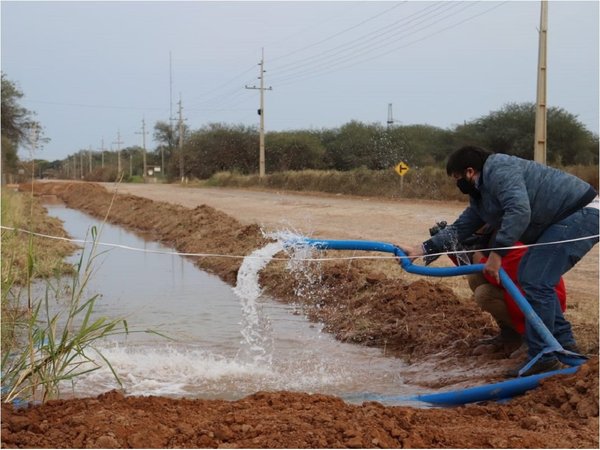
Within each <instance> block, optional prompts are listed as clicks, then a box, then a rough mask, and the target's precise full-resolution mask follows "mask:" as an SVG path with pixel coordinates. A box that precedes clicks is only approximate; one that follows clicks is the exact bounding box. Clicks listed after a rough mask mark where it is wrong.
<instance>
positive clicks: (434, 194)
mask: <svg viewBox="0 0 600 450" xmlns="http://www.w3.org/2000/svg"><path fill="white" fill-rule="evenodd" d="M560 168H561V169H562V170H565V171H567V172H569V173H572V174H573V175H576V176H578V177H579V178H581V179H583V180H585V181H587V182H588V183H590V184H591V185H592V186H594V187H595V188H596V190H598V166H597V165H591V166H583V165H579V166H568V167H560ZM194 185H196V186H197V185H201V186H221V187H236V188H266V189H280V190H288V191H301V192H326V193H330V194H343V195H359V196H367V197H382V198H422V199H429V200H458V201H464V195H462V194H461V193H460V192H459V191H458V189H456V186H455V185H454V180H453V179H452V178H450V177H448V176H447V175H446V171H445V170H444V169H441V168H436V167H424V168H415V169H413V168H411V169H410V170H409V171H408V172H407V173H406V174H405V175H404V179H403V180H402V179H401V178H400V176H399V175H398V174H397V173H396V172H395V171H394V170H369V169H364V168H361V169H354V170H349V171H345V172H341V171H335V170H327V171H325V170H303V171H286V172H277V173H273V174H267V175H265V177H263V178H262V179H261V178H259V177H258V175H256V174H254V175H242V174H240V173H232V172H219V173H216V174H214V175H213V176H211V177H210V178H209V179H208V180H201V181H196V182H195V183H191V186H194Z"/></svg>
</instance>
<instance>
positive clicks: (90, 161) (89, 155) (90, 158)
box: [88, 145, 92, 173]
mask: <svg viewBox="0 0 600 450" xmlns="http://www.w3.org/2000/svg"><path fill="white" fill-rule="evenodd" d="M88 158H89V163H90V171H89V173H92V146H91V145H90V150H89V151H88Z"/></svg>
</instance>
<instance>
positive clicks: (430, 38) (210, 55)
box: [1, 0, 599, 160]
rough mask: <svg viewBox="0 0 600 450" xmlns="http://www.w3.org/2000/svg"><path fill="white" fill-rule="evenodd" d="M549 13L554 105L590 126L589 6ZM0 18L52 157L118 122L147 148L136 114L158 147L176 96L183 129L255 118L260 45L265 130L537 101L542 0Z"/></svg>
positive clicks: (443, 115) (190, 8) (102, 135)
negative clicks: (157, 127) (156, 132)
mask: <svg viewBox="0 0 600 450" xmlns="http://www.w3.org/2000/svg"><path fill="white" fill-rule="evenodd" d="M548 11H549V26H548V103H549V106H556V107H562V108H564V109H566V110H567V111H568V112H570V113H573V114H575V115H577V116H578V118H579V120H580V121H581V122H583V124H584V125H585V126H587V128H588V129H590V130H591V131H593V132H595V133H598V122H599V116H598V99H599V93H598V87H599V79H598V66H599V63H598V54H599V48H598V47H599V46H598V42H599V37H598V15H599V12H598V2H597V1H588V2H577V1H564V2H550V3H549V8H548ZM1 12H2V23H1V25H2V71H3V72H4V73H5V74H6V76H7V77H8V78H9V79H10V80H12V81H14V82H15V83H16V84H17V85H18V86H19V88H20V89H21V90H22V91H23V93H24V94H25V97H24V99H23V100H22V102H21V104H22V105H23V106H25V107H26V108H28V109H30V110H32V111H35V112H36V113H37V119H38V120H39V122H41V124H42V125H43V127H44V131H45V135H46V136H47V137H48V138H50V139H51V141H50V142H49V143H47V144H45V145H44V147H43V149H42V150H40V151H38V153H37V155H36V157H37V158H43V159H47V160H54V159H63V158H65V157H66V156H68V155H69V154H72V153H75V152H77V151H78V150H80V149H88V148H89V147H90V146H91V147H92V149H94V150H98V149H100V147H101V141H102V139H104V146H105V148H106V149H110V147H111V145H113V148H114V149H116V145H115V144H114V142H115V141H117V133H118V132H119V131H120V135H121V140H122V141H123V144H122V145H121V148H124V147H127V146H133V145H140V146H141V144H142V136H141V134H136V132H137V133H141V126H142V119H145V121H146V124H147V130H148V131H149V132H150V133H149V135H148V140H147V147H148V149H153V148H154V147H155V143H154V141H153V140H152V129H153V126H154V124H155V123H156V122H157V121H158V120H163V121H168V119H169V115H170V111H171V109H172V111H173V115H176V113H177V102H178V101H179V95H180V94H181V98H182V105H183V115H184V117H185V119H186V123H187V125H188V126H189V127H191V128H192V129H197V128H200V127H202V126H203V125H206V124H208V123H211V122H225V123H229V124H244V125H257V124H258V120H259V116H258V115H257V112H256V110H257V108H258V106H259V91H258V90H250V89H245V85H249V86H254V85H256V86H258V85H259V80H258V78H257V77H258V75H259V66H258V63H259V61H260V59H261V48H262V47H264V52H265V69H266V71H267V72H266V74H265V83H266V86H267V87H268V86H272V88H273V90H272V91H266V92H265V122H266V123H265V127H266V129H267V131H269V130H292V129H308V128H317V129H318V128H334V127H339V126H341V125H343V124H344V123H347V122H349V121H351V120H358V121H362V122H365V123H381V124H385V122H386V120H387V115H388V104H390V103H391V104H392V105H393V118H394V120H395V121H396V123H398V124H415V123H420V124H430V125H435V126H438V127H442V128H449V127H452V126H453V125H456V124H459V123H463V122H464V121H469V120H472V119H475V118H478V117H481V116H482V115H486V114H488V113H489V112H490V111H494V110H498V109H500V108H501V107H502V106H503V105H505V104H506V103H509V102H534V101H535V96H536V94H535V93H536V76H537V72H536V70H537V57H538V27H539V21H540V2H539V1H532V2H518V1H507V2H492V1H480V2H476V1H473V2H456V1H446V2H421V1H398V2H375V1H360V2H359V1H357V2H341V1H335V2H316V1H315V2H308V1H302V2H288V1H279V2H251V1H243V2H225V1H219V2H201V1H189V2H142V1H139V2H137V1H135V2H114V1H113V2H87V1H79V2H49V1H48V2H28V1H18V2H11V1H5V0H3V1H2V2H1ZM170 52H171V55H172V56H171V61H172V65H171V70H170V68H169V66H170V64H169V61H170V58H169V53H170ZM170 74H172V77H170ZM171 86H172V90H171V89H170V88H171ZM170 92H172V95H170ZM171 99H172V102H171ZM171 103H172V107H171ZM26 156H27V153H26V152H21V157H26Z"/></svg>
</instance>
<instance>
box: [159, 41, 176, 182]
mask: <svg viewBox="0 0 600 450" xmlns="http://www.w3.org/2000/svg"><path fill="white" fill-rule="evenodd" d="M172 139H173V59H172V57H171V51H170V50H169V142H168V144H169V154H170V155H171V156H172V155H173V145H172ZM160 170H161V176H162V177H165V176H166V171H165V150H164V148H163V146H162V145H161V147H160Z"/></svg>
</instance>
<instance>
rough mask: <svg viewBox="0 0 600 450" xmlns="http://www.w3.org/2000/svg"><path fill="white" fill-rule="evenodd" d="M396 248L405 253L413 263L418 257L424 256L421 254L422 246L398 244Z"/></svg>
mask: <svg viewBox="0 0 600 450" xmlns="http://www.w3.org/2000/svg"><path fill="white" fill-rule="evenodd" d="M396 247H399V248H400V249H401V250H402V251H403V252H404V253H406V256H408V258H409V259H410V260H411V261H414V260H415V259H417V258H418V257H419V256H423V255H424V254H425V253H424V252H423V246H422V245H421V244H417V245H405V244H398V245H396ZM398 262H400V261H398Z"/></svg>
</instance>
